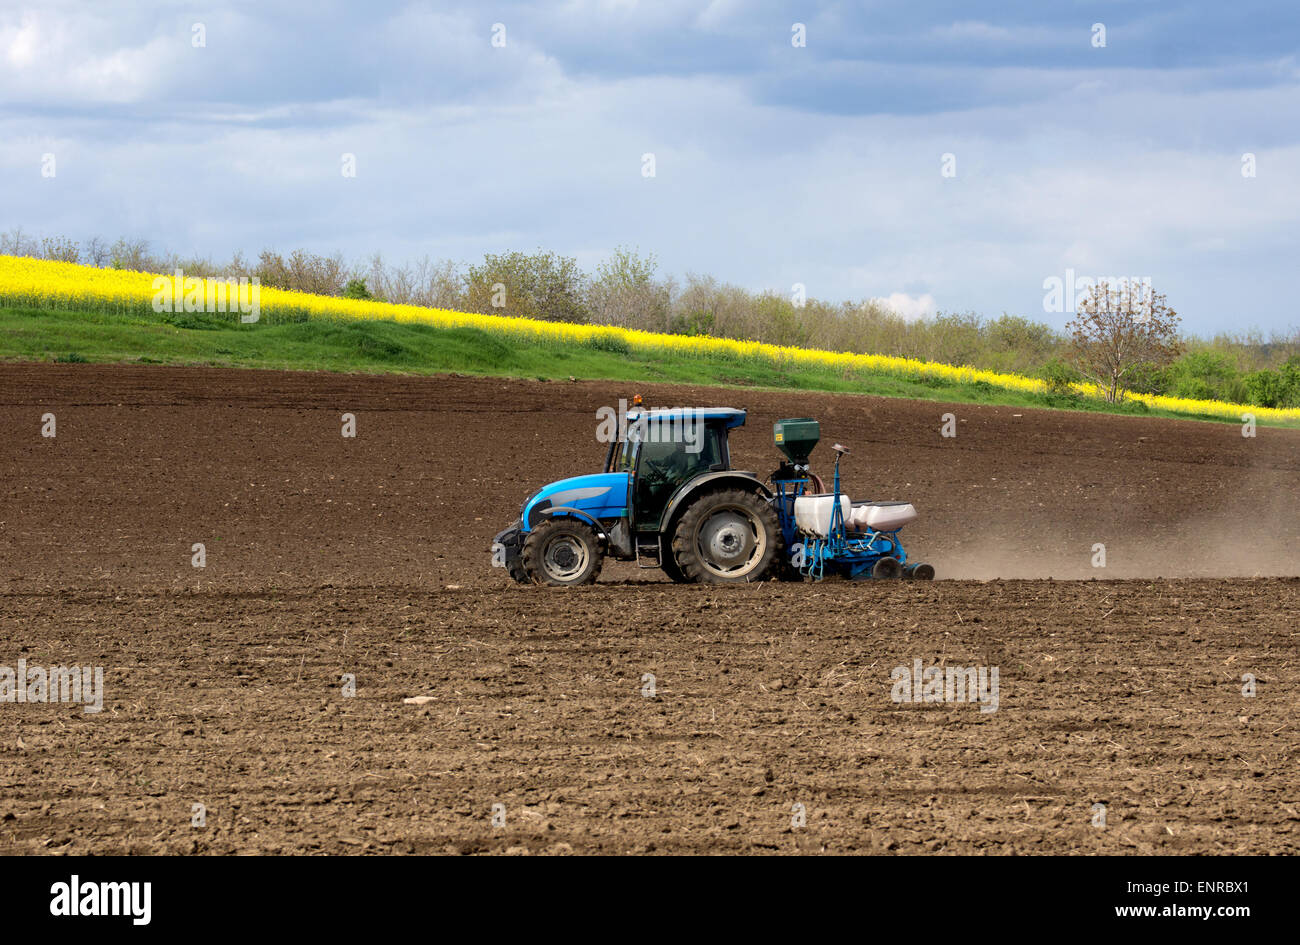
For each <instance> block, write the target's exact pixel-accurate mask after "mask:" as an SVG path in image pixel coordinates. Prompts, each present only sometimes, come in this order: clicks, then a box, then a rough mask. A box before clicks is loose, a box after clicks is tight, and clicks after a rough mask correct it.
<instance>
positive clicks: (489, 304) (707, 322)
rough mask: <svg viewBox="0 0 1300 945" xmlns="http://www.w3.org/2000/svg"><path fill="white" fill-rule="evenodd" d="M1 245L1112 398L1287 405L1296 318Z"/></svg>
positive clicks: (631, 264)
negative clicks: (1026, 307)
mask: <svg viewBox="0 0 1300 945" xmlns="http://www.w3.org/2000/svg"><path fill="white" fill-rule="evenodd" d="M0 254H3V255H13V256H31V257H35V258H41V259H54V260H61V261H65V262H77V263H82V264H86V265H91V266H98V267H113V268H119V269H132V270H137V271H140V272H159V273H164V272H172V271H174V270H176V269H178V268H179V269H183V270H184V271H185V273H186V274H187V275H193V276H199V277H207V276H211V277H222V278H229V277H234V278H240V277H250V278H252V277H255V278H257V279H258V280H259V281H260V282H261V284H262V285H265V286H270V287H274V288H279V289H286V290H290V291H300V292H310V293H314V294H319V295H331V296H339V297H351V298H373V299H378V300H382V301H388V302H395V303H399V304H407V305H421V306H428V307H432V308H444V309H453V310H457V311H472V312H482V313H485V314H497V315H518V316H525V317H530V318H541V319H545V320H549V321H565V322H577V323H589V324H601V325H616V326H620V327H625V328H635V329H642V330H645V331H654V332H668V333H676V334H687V335H710V336H713V337H720V338H734V339H741V340H750V341H761V342H767V343H770V344H779V345H793V346H798V347H808V348H823V349H827V350H831V351H853V352H859V353H867V354H884V355H893V356H897V357H905V358H916V359H919V360H925V361H939V362H943V363H946V364H956V365H970V366H972V367H977V368H982V369H985V370H991V371H1001V372H1009V373H1017V374H1024V375H1029V376H1035V377H1041V378H1043V379H1045V380H1046V381H1047V382H1048V384H1049V386H1050V387H1053V388H1054V389H1056V390H1058V391H1060V392H1062V393H1064V392H1066V391H1067V389H1068V385H1069V384H1070V383H1073V382H1077V381H1081V380H1092V381H1094V382H1096V383H1098V384H1099V386H1100V387H1101V388H1102V390H1103V391H1104V392H1106V393H1107V395H1108V396H1110V397H1111V398H1112V399H1122V398H1123V397H1124V396H1125V394H1126V393H1128V392H1130V391H1134V392H1139V393H1151V394H1168V395H1170V396H1175V397H1191V398H1195V399H1205V400H1224V401H1233V402H1238V403H1249V404H1258V405H1260V406H1267V407H1295V406H1300V330H1296V329H1292V330H1291V331H1290V332H1289V333H1280V332H1274V333H1273V334H1271V335H1269V336H1267V337H1265V336H1264V335H1262V334H1261V333H1259V332H1257V331H1246V332H1236V333H1223V334H1219V335H1216V336H1215V337H1213V338H1198V337H1194V336H1191V335H1186V334H1184V333H1182V332H1181V330H1180V328H1179V323H1178V320H1177V318H1176V316H1174V313H1173V312H1172V310H1171V309H1169V308H1168V306H1167V304H1165V302H1164V297H1163V296H1160V305H1161V306H1162V307H1161V309H1160V310H1159V311H1158V312H1157V313H1156V316H1155V318H1154V321H1153V320H1152V319H1150V318H1143V319H1140V320H1134V318H1133V313H1132V312H1130V313H1128V317H1127V319H1123V318H1121V319H1118V320H1117V319H1114V318H1109V319H1108V316H1109V315H1111V314H1113V313H1112V312H1110V309H1112V308H1114V307H1115V306H1114V305H1113V304H1112V303H1113V299H1111V297H1110V296H1111V295H1112V294H1113V293H1115V292H1116V291H1117V288H1118V287H1113V286H1111V287H1102V286H1098V287H1095V288H1094V290H1093V294H1092V296H1091V297H1090V298H1089V300H1088V301H1087V303H1086V304H1084V305H1082V306H1080V311H1079V313H1078V314H1076V316H1075V318H1074V321H1072V322H1071V323H1070V324H1069V325H1067V326H1066V328H1065V330H1058V329H1055V328H1053V327H1051V326H1049V325H1047V324H1045V323H1042V322H1039V321H1035V320H1033V319H1031V318H1027V317H1025V316H1023V315H1015V314H1009V313H1005V312H1004V313H1003V314H1001V315H999V316H997V317H993V318H987V317H984V316H981V315H978V314H976V313H974V312H964V313H962V312H938V313H936V314H934V315H932V316H929V317H926V318H911V319H909V318H905V317H903V316H902V315H900V314H898V313H897V312H895V311H893V310H891V309H890V308H889V307H888V305H887V304H886V303H884V302H883V301H882V300H878V299H867V300H862V301H842V302H831V301H826V300H822V299H817V298H811V297H809V298H807V299H800V298H798V297H796V296H794V295H792V294H791V295H787V294H782V293H777V292H774V291H752V290H748V289H744V288H741V287H739V286H736V285H731V284H728V283H725V282H721V281H719V280H718V279H716V278H714V277H712V276H709V275H702V274H697V273H688V274H686V275H685V276H684V277H683V278H681V279H680V280H678V279H675V278H673V277H671V276H668V275H664V274H662V273H661V272H660V271H659V267H658V263H657V260H656V258H655V256H654V255H653V254H649V255H642V254H641V253H639V252H637V251H635V250H632V249H627V248H622V247H620V248H618V249H616V250H615V251H614V252H613V253H612V254H611V255H610V256H609V257H608V258H607V259H605V260H603V261H602V262H601V263H599V264H598V265H597V266H596V267H595V269H594V271H591V272H586V271H584V270H583V269H582V268H581V267H580V266H579V265H578V262H577V260H576V259H574V258H572V257H567V256H563V255H560V254H557V253H553V252H547V251H543V250H538V251H537V252H533V253H524V252H518V251H516V252H504V253H489V254H487V255H485V256H484V257H483V259H482V260H481V261H478V262H475V263H468V264H462V263H457V262H453V261H450V260H435V259H432V258H429V257H424V258H421V259H417V260H414V261H412V262H407V263H401V264H394V263H390V262H388V261H386V260H385V259H384V258H383V257H382V256H381V255H379V254H375V255H374V256H371V257H370V258H368V259H364V260H360V261H356V260H347V259H345V258H344V257H343V256H342V254H338V253H335V254H332V255H323V254H318V253H312V252H309V251H307V250H302V249H298V250H294V251H292V252H290V253H287V254H284V253H280V252H276V251H274V250H264V251H262V252H261V253H259V254H258V256H257V258H256V259H248V258H245V256H244V255H243V254H242V253H236V254H235V255H234V256H232V257H231V258H230V259H228V260H225V261H214V260H212V259H210V258H205V257H185V256H180V255H177V254H174V253H162V252H156V251H154V250H153V249H152V248H151V246H150V244H149V242H148V241H146V240H139V239H134V240H128V239H118V240H116V241H114V242H111V243H110V242H107V241H105V240H101V239H97V238H96V239H91V240H88V241H87V242H85V243H84V244H78V243H76V242H74V241H72V240H68V239H66V238H62V237H55V238H42V239H37V238H33V237H28V236H26V235H25V234H23V233H22V232H21V231H18V230H15V231H11V232H9V233H5V234H0ZM1103 293H1105V294H1104V295H1103ZM1107 352H1109V354H1107Z"/></svg>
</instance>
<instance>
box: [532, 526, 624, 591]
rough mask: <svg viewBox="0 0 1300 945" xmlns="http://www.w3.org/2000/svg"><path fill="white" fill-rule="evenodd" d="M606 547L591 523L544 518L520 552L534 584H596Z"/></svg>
mask: <svg viewBox="0 0 1300 945" xmlns="http://www.w3.org/2000/svg"><path fill="white" fill-rule="evenodd" d="M604 557H605V549H604V548H603V547H602V545H601V541H600V538H599V537H597V535H596V532H595V531H594V530H593V529H592V527H591V526H590V525H587V524H586V523H584V522H580V521H578V520H576V519H572V518H551V519H546V520H545V521H543V522H540V523H539V524H538V525H537V527H536V528H534V529H533V530H532V531H530V532H529V533H528V537H527V538H525V539H524V550H523V554H522V555H521V556H520V558H521V560H522V561H523V566H524V570H525V571H527V572H528V576H529V577H530V578H531V579H532V581H533V583H534V584H549V585H550V586H552V587H575V586H577V585H579V584H595V583H596V578H597V577H599V576H600V568H601V565H602V564H603V563H604Z"/></svg>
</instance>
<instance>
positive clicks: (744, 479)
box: [659, 469, 772, 533]
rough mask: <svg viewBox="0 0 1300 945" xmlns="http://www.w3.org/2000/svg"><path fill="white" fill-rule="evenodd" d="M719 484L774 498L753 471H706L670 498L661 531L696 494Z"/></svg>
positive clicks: (766, 497)
mask: <svg viewBox="0 0 1300 945" xmlns="http://www.w3.org/2000/svg"><path fill="white" fill-rule="evenodd" d="M719 486H732V487H734V488H738V489H745V490H747V491H749V492H757V493H758V494H759V495H761V496H762V497H763V498H765V499H770V498H772V490H771V489H769V488H768V487H767V486H765V485H763V482H762V480H760V479H759V478H758V476H757V475H755V474H754V473H752V472H741V471H739V470H735V469H729V470H727V471H725V472H711V473H705V474H704V475H703V476H696V477H695V478H694V479H692V480H691V481H690V482H688V483H686V484H685V485H683V486H682V487H681V488H680V489H679V490H678V491H677V493H676V494H675V495H674V496H673V497H672V499H671V500H669V502H668V507H667V508H666V509H664V514H663V518H661V519H660V520H659V531H660V532H661V533H666V532H667V530H668V526H669V525H671V524H672V523H673V519H674V518H676V517H677V515H678V513H680V512H682V511H685V509H686V506H687V505H689V504H690V502H691V500H692V499H693V498H695V496H697V495H699V494H700V493H701V492H703V491H705V490H712V489H716V488H718V487H719Z"/></svg>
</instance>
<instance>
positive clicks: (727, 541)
mask: <svg viewBox="0 0 1300 945" xmlns="http://www.w3.org/2000/svg"><path fill="white" fill-rule="evenodd" d="M699 548H700V557H701V558H702V559H703V561H704V564H705V565H706V566H708V567H709V568H711V569H712V570H714V571H717V572H719V573H727V572H734V571H736V570H738V569H741V568H744V567H745V565H747V564H749V562H750V561H751V560H752V559H753V558H754V552H755V551H756V550H759V551H760V552H761V549H759V540H758V536H757V534H756V530H755V528H754V525H753V523H752V522H751V521H750V520H749V517H748V516H746V515H744V514H742V513H740V512H738V511H736V510H734V509H720V510H719V511H717V512H714V513H713V514H712V515H710V516H709V517H708V518H707V519H705V520H704V523H703V524H702V525H701V526H700V532H699Z"/></svg>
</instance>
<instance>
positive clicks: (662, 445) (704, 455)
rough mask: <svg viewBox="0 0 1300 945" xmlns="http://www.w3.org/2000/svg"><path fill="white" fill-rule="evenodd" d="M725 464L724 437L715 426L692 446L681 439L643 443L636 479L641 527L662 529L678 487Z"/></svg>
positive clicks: (710, 427) (709, 427) (638, 525)
mask: <svg viewBox="0 0 1300 945" xmlns="http://www.w3.org/2000/svg"><path fill="white" fill-rule="evenodd" d="M722 463H724V459H723V456H722V436H721V434H720V431H719V429H718V427H717V426H715V425H714V424H709V425H708V427H706V428H705V430H704V431H703V435H702V436H700V438H699V439H698V440H697V441H696V442H695V443H692V444H689V445H688V444H687V443H685V442H683V441H682V440H681V439H669V440H654V439H648V440H646V441H645V442H644V443H642V444H641V464H640V468H639V470H638V472H637V478H636V522H637V527H638V528H656V527H658V525H659V519H660V517H661V516H662V515H663V511H664V508H665V507H666V506H667V505H668V500H669V499H670V498H672V495H673V493H674V492H676V491H677V489H678V487H679V486H681V485H682V483H684V482H687V481H688V480H691V479H694V478H695V477H696V476H698V475H700V474H702V473H706V472H709V471H710V469H712V468H713V467H715V466H719V465H721V464H722Z"/></svg>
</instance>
